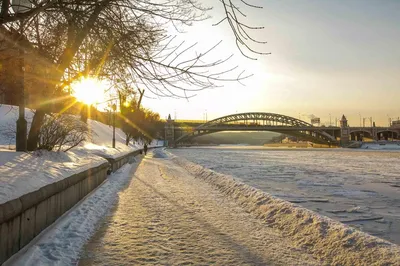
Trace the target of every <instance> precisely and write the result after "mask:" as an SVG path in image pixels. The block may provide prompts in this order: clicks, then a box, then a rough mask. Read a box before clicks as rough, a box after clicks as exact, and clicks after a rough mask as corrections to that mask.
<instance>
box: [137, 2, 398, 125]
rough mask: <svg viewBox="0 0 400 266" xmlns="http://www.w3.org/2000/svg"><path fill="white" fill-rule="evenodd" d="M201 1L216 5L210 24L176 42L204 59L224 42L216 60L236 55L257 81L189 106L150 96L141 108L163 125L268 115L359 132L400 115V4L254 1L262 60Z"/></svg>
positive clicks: (252, 15)
mask: <svg viewBox="0 0 400 266" xmlns="http://www.w3.org/2000/svg"><path fill="white" fill-rule="evenodd" d="M201 1H202V2H204V3H205V4H211V5H212V4H214V9H213V10H212V11H211V12H210V13H209V14H210V15H211V16H212V18H211V19H209V20H206V21H203V22H199V23H196V24H194V26H192V27H188V28H186V29H185V30H186V32H185V33H184V34H179V35H178V36H177V40H185V42H186V43H188V44H189V43H195V42H198V45H197V46H196V47H195V49H198V50H196V51H199V52H200V51H202V50H204V49H205V48H207V47H211V46H212V45H214V44H215V43H217V42H219V41H220V40H222V43H221V44H220V45H219V46H218V47H217V48H216V49H215V50H214V51H213V54H212V58H219V57H221V58H223V57H224V56H229V55H230V54H234V57H233V58H232V59H231V60H230V61H228V64H227V65H226V67H227V68H229V67H230V66H234V65H239V68H240V69H241V70H245V71H246V73H251V74H253V76H252V77H250V78H248V79H246V80H245V81H244V82H243V83H244V85H245V86H243V85H241V84H239V83H238V82H233V81H231V82H225V83H224V84H223V85H224V86H223V87H218V88H214V89H208V90H203V91H199V92H196V93H195V94H196V96H195V97H192V98H190V99H189V100H187V99H172V98H158V97H156V96H154V95H151V94H148V95H147V96H148V97H145V98H144V99H143V101H142V103H143V105H144V106H145V107H147V108H151V109H153V110H154V111H156V112H158V113H159V114H160V115H161V117H162V118H165V117H167V116H168V114H171V117H172V118H176V119H196V120H204V119H206V116H207V119H208V120H211V119H215V118H218V117H221V116H224V115H229V114H234V113H241V112H269V113H279V114H284V115H288V116H292V117H296V118H300V119H302V120H305V121H308V122H310V117H311V116H316V117H320V118H321V122H322V123H325V124H329V123H332V124H334V123H335V119H336V118H337V119H340V117H341V116H342V114H344V115H346V117H347V118H348V120H349V124H350V125H351V126H358V125H360V120H362V118H368V119H366V122H365V123H366V125H369V118H370V117H372V118H373V121H375V122H376V123H377V125H387V124H388V123H389V122H388V120H389V119H397V117H399V116H400V105H399V101H400V46H399V44H400V1H397V0H393V1H390V0H379V1H377V0H346V1H344V0H343V1H328V0H319V1H316V0H314V1H313V0H308V1H306V0H286V1H279V0H249V2H250V3H252V4H256V5H260V6H262V7H263V9H252V8H249V7H245V6H243V5H241V7H243V9H241V10H242V11H243V12H245V13H246V15H247V18H245V21H246V23H247V24H249V25H252V26H263V27H264V29H261V30H256V31H252V32H251V33H252V36H253V37H254V38H255V39H257V40H260V41H267V42H268V43H266V44H263V45H252V47H253V48H256V49H257V50H258V51H262V52H266V53H271V54H270V55H265V56H256V57H257V60H250V59H247V58H245V57H243V56H242V55H241V54H240V52H239V50H238V49H237V47H236V46H235V42H234V38H233V34H232V31H231V30H230V28H229V26H228V25H227V24H226V23H222V24H220V25H219V26H212V24H213V23H216V22H218V21H219V20H220V19H221V18H222V17H223V13H222V9H221V6H219V5H220V4H219V2H217V1H212V0H201ZM235 1H236V2H237V3H239V1H238V0H235ZM173 34H175V33H173ZM206 114H207V115H206ZM367 121H368V122H367Z"/></svg>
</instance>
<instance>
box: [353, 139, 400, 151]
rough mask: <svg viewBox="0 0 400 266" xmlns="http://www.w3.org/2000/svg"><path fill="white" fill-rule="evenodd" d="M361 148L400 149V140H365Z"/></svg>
mask: <svg viewBox="0 0 400 266" xmlns="http://www.w3.org/2000/svg"><path fill="white" fill-rule="evenodd" d="M360 149H370V150H400V142H398V141H395V142H391V141H379V142H364V143H363V144H362V145H361V147H360Z"/></svg>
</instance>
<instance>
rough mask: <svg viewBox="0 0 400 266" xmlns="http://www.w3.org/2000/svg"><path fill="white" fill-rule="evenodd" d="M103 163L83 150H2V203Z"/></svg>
mask: <svg viewBox="0 0 400 266" xmlns="http://www.w3.org/2000/svg"><path fill="white" fill-rule="evenodd" d="M103 163H107V160H106V159H104V158H101V157H99V156H96V155H94V154H90V153H88V152H85V151H83V150H72V151H69V152H48V151H37V152H34V153H24V152H0V204H2V203H5V202H7V201H10V200H13V199H16V198H19V197H20V196H22V195H24V194H27V193H30V192H32V191H36V190H38V189H40V188H41V187H43V186H46V185H48V184H52V183H55V182H57V181H59V180H61V179H64V178H66V177H69V176H72V175H74V174H77V173H80V172H83V171H86V170H87V169H90V168H93V167H97V166H99V165H101V164H103Z"/></svg>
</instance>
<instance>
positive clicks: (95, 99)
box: [71, 78, 105, 105]
mask: <svg viewBox="0 0 400 266" xmlns="http://www.w3.org/2000/svg"><path fill="white" fill-rule="evenodd" d="M71 88H72V91H73V93H72V96H74V97H75V98H76V99H77V100H78V101H80V102H83V103H85V104H88V105H91V104H94V103H101V102H103V101H104V88H105V86H104V84H103V83H102V82H101V81H100V80H98V79H95V78H81V79H79V80H77V81H75V82H73V83H72V84H71Z"/></svg>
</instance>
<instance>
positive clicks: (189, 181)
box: [78, 151, 321, 265]
mask: <svg viewBox="0 0 400 266" xmlns="http://www.w3.org/2000/svg"><path fill="white" fill-rule="evenodd" d="M78 265H321V264H320V263H319V262H318V261H317V260H315V259H314V258H313V257H312V256H311V255H310V254H308V253H306V252H304V250H302V249H298V248H296V247H294V246H293V244H292V243H291V241H290V240H289V239H287V238H285V237H283V236H282V235H281V234H280V233H279V232H278V231H276V230H274V229H271V228H269V227H268V226H265V224H264V223H263V221H261V220H260V219H257V218H256V217H253V216H252V215H251V214H250V213H248V212H246V211H245V210H244V209H243V208H241V207H240V206H239V205H238V204H236V203H235V202H234V201H232V200H230V199H228V198H227V197H225V196H224V195H223V194H221V193H220V192H219V191H217V190H216V189H214V188H213V187H212V186H210V185H209V184H207V183H205V182H204V181H202V180H200V179H198V178H195V177H194V176H193V175H191V174H190V173H188V172H187V171H186V170H185V169H183V168H182V167H179V166H177V165H176V164H175V163H174V162H173V161H171V160H170V159H169V158H166V156H165V154H164V153H162V152H161V151H154V153H150V154H149V155H148V156H146V157H145V158H144V159H143V161H142V162H141V163H140V165H139V167H138V169H137V170H136V171H135V173H134V178H133V179H132V181H131V183H130V184H129V186H128V187H127V188H125V189H124V191H123V192H121V194H120V197H119V202H118V206H117V207H116V208H114V211H113V213H112V214H111V215H109V216H108V217H106V218H105V220H104V222H103V223H102V225H101V227H100V228H99V230H98V232H97V233H96V234H95V235H94V236H93V237H92V238H91V240H90V241H89V242H88V243H87V244H86V245H85V248H84V251H83V252H82V255H81V257H80V261H79V264H78Z"/></svg>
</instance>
